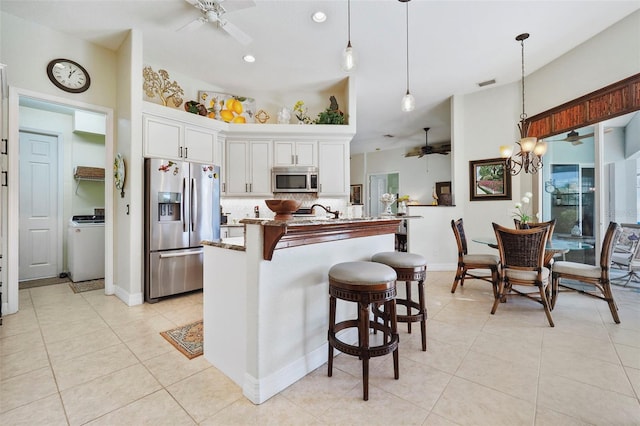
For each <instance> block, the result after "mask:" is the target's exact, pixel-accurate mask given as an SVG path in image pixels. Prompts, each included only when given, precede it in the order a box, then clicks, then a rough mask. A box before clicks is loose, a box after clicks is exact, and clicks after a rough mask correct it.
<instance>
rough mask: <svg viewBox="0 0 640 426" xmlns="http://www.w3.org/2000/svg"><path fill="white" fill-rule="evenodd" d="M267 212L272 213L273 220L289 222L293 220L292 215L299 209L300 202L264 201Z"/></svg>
mask: <svg viewBox="0 0 640 426" xmlns="http://www.w3.org/2000/svg"><path fill="white" fill-rule="evenodd" d="M264 202H265V204H266V205H267V207H269V210H271V211H272V212H274V213H275V214H276V216H275V217H274V219H275V220H289V219H292V218H293V213H294V212H295V211H296V210H298V209H299V208H300V204H302V201H298V200H264Z"/></svg>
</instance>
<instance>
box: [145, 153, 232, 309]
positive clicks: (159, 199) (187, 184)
mask: <svg viewBox="0 0 640 426" xmlns="http://www.w3.org/2000/svg"><path fill="white" fill-rule="evenodd" d="M144 239H145V241H144V248H145V268H144V270H145V283H144V284H145V285H144V288H145V300H146V301H147V302H151V303H153V302H157V301H158V299H159V298H161V297H165V296H170V295H174V294H179V293H184V292H187V291H192V290H197V289H201V288H202V259H203V249H202V244H201V242H202V241H203V240H210V241H217V240H219V239H220V168H219V167H218V166H214V165H210V164H197V163H188V162H178V161H173V160H161V159H146V160H145V232H144Z"/></svg>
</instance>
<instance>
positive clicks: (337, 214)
mask: <svg viewBox="0 0 640 426" xmlns="http://www.w3.org/2000/svg"><path fill="white" fill-rule="evenodd" d="M314 207H322V209H323V210H324V211H325V212H327V213H329V214H332V215H333V218H334V219H337V218H338V216H339V215H340V212H339V211H337V210H336V211H335V212H332V211H331V206H327V207H325V206H323V205H322V204H314V205H312V206H311V207H310V210H311V211H312V212H313V208H314Z"/></svg>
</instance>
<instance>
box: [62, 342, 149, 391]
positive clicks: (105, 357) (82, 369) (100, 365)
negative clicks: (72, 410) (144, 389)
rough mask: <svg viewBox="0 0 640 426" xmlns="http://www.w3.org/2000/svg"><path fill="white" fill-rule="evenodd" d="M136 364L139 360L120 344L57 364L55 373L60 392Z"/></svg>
mask: <svg viewBox="0 0 640 426" xmlns="http://www.w3.org/2000/svg"><path fill="white" fill-rule="evenodd" d="M134 364H138V359H137V358H136V357H135V356H134V355H133V354H132V353H131V351H130V350H129V349H128V348H127V347H126V345H124V344H123V343H120V344H118V345H114V346H109V347H107V348H105V349H100V350H98V351H94V352H90V353H87V354H84V355H81V356H79V357H77V358H73V359H68V360H63V361H58V362H55V363H53V371H54V373H55V375H56V381H57V382H58V387H59V388H60V391H64V390H65V389H69V388H71V387H74V386H77V385H80V384H82V383H86V382H89V381H91V380H94V379H96V378H98V377H102V376H105V375H108V374H110V373H113V372H114V371H118V370H122V369H123V368H126V367H129V366H131V365H134Z"/></svg>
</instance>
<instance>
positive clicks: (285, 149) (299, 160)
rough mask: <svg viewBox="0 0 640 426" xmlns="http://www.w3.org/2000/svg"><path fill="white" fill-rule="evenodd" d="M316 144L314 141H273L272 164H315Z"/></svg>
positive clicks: (282, 165)
mask: <svg viewBox="0 0 640 426" xmlns="http://www.w3.org/2000/svg"><path fill="white" fill-rule="evenodd" d="M317 152H318V144H317V142H316V141H274V142H273V165H274V167H285V166H317V165H318V154H317Z"/></svg>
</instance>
